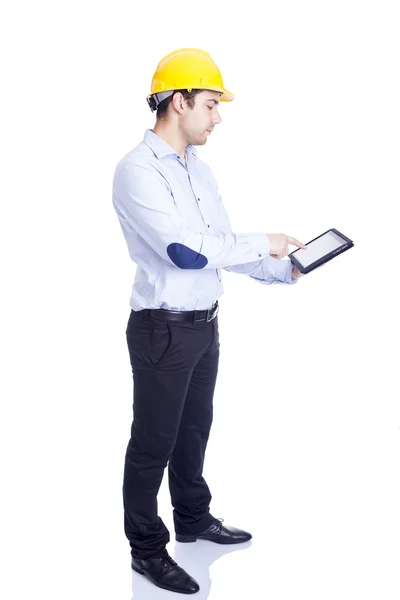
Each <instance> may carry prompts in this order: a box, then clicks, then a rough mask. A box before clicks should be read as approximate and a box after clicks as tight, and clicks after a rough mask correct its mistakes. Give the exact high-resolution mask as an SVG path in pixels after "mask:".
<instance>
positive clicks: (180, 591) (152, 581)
mask: <svg viewBox="0 0 400 600" xmlns="http://www.w3.org/2000/svg"><path fill="white" fill-rule="evenodd" d="M131 567H132V569H133V570H134V571H136V573H140V575H144V576H145V577H147V579H148V580H149V581H151V583H154V585H156V586H157V587H159V588H161V589H163V590H168V591H169V592H176V593H177V594H197V592H198V591H199V590H200V588H199V589H198V590H193V591H188V590H177V589H175V588H171V587H166V586H165V585H160V584H159V583H156V582H155V581H154V579H152V578H151V577H150V575H147V573H145V571H142V569H139V567H135V565H134V564H133V563H131Z"/></svg>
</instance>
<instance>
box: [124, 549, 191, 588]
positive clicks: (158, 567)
mask: <svg viewBox="0 0 400 600" xmlns="http://www.w3.org/2000/svg"><path fill="white" fill-rule="evenodd" d="M131 565H132V569H133V570H134V571H136V572H137V573H140V574H141V575H146V576H147V577H148V578H149V579H150V581H152V582H153V583H155V585H157V586H158V587H160V588H164V590H169V591H171V592H178V593H180V594H195V593H196V592H198V591H199V589H200V586H199V584H198V583H197V581H195V580H194V579H193V577H190V575H189V574H188V573H186V571H185V570H184V569H182V567H180V566H179V565H178V564H177V563H176V562H175V561H174V560H173V559H172V558H171V557H170V556H168V555H167V556H164V557H163V558H145V559H142V558H134V557H132V563H131Z"/></svg>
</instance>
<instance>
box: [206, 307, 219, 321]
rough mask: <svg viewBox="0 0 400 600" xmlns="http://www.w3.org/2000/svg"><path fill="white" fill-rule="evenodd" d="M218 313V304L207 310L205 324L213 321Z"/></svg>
mask: <svg viewBox="0 0 400 600" xmlns="http://www.w3.org/2000/svg"><path fill="white" fill-rule="evenodd" d="M213 311H214V312H213ZM218 311H219V305H218V304H216V305H215V306H213V307H212V308H209V309H208V310H207V323H209V322H210V321H212V320H213V319H215V317H216V316H217V314H218ZM210 315H212V316H210Z"/></svg>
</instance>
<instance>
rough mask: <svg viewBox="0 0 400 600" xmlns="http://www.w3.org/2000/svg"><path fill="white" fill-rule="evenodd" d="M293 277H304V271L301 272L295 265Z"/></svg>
mask: <svg viewBox="0 0 400 600" xmlns="http://www.w3.org/2000/svg"><path fill="white" fill-rule="evenodd" d="M291 277H292V279H299V278H300V277H304V273H301V272H300V271H299V270H298V268H297V267H293V269H292V275H291Z"/></svg>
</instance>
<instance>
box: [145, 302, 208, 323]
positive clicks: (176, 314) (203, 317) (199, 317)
mask: <svg viewBox="0 0 400 600" xmlns="http://www.w3.org/2000/svg"><path fill="white" fill-rule="evenodd" d="M218 310H219V306H218V300H217V301H216V303H215V304H214V305H213V306H212V307H211V308H209V309H207V310H166V309H164V308H144V309H143V310H141V311H139V312H141V313H143V314H145V315H148V316H151V317H156V318H161V319H167V320H168V321H191V322H192V323H193V322H194V323H201V322H202V321H203V322H207V323H209V322H210V321H212V320H213V319H215V317H216V316H217V314H218Z"/></svg>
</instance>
